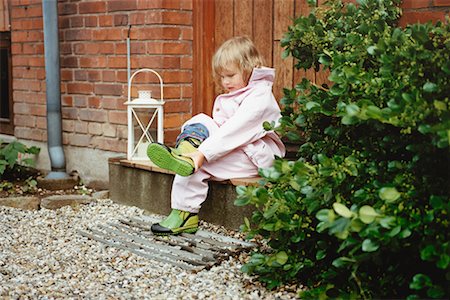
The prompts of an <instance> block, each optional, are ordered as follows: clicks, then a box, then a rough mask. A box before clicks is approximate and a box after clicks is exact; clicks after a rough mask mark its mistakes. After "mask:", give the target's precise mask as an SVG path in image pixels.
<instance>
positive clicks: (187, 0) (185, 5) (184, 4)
mask: <svg viewBox="0 0 450 300" xmlns="http://www.w3.org/2000/svg"><path fill="white" fill-rule="evenodd" d="M178 2H179V3H180V8H181V9H185V10H192V0H178Z"/></svg>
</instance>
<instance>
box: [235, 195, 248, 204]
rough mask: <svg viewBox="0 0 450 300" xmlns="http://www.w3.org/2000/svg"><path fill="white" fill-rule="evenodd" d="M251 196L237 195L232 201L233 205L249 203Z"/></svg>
mask: <svg viewBox="0 0 450 300" xmlns="http://www.w3.org/2000/svg"><path fill="white" fill-rule="evenodd" d="M250 200H251V198H250V197H246V196H243V197H238V198H237V199H236V200H235V201H234V205H236V206H245V205H247V204H249V203H250Z"/></svg>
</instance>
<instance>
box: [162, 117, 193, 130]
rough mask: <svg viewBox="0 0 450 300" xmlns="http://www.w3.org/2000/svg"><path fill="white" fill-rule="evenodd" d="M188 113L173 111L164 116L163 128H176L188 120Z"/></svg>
mask: <svg viewBox="0 0 450 300" xmlns="http://www.w3.org/2000/svg"><path fill="white" fill-rule="evenodd" d="M190 117H191V115H190V114H182V113H174V114H166V115H165V116H164V128H178V127H181V125H183V123H184V122H186V121H187V120H189V118H190Z"/></svg>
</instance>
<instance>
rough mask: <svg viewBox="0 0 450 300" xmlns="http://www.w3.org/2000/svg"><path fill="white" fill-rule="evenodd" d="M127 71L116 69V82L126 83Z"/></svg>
mask: <svg viewBox="0 0 450 300" xmlns="http://www.w3.org/2000/svg"><path fill="white" fill-rule="evenodd" d="M127 76H128V75H127V72H126V71H120V70H117V71H116V81H117V82H123V83H125V84H126V83H127V82H128V77H127Z"/></svg>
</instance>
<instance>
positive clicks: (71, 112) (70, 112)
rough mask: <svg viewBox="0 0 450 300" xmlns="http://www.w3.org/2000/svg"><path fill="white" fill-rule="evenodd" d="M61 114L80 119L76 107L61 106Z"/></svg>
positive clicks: (66, 117) (65, 117)
mask: <svg viewBox="0 0 450 300" xmlns="http://www.w3.org/2000/svg"><path fill="white" fill-rule="evenodd" d="M61 115H62V117H63V118H64V119H72V120H76V119H78V109H76V108H74V107H67V106H66V107H65V106H63V107H61Z"/></svg>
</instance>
